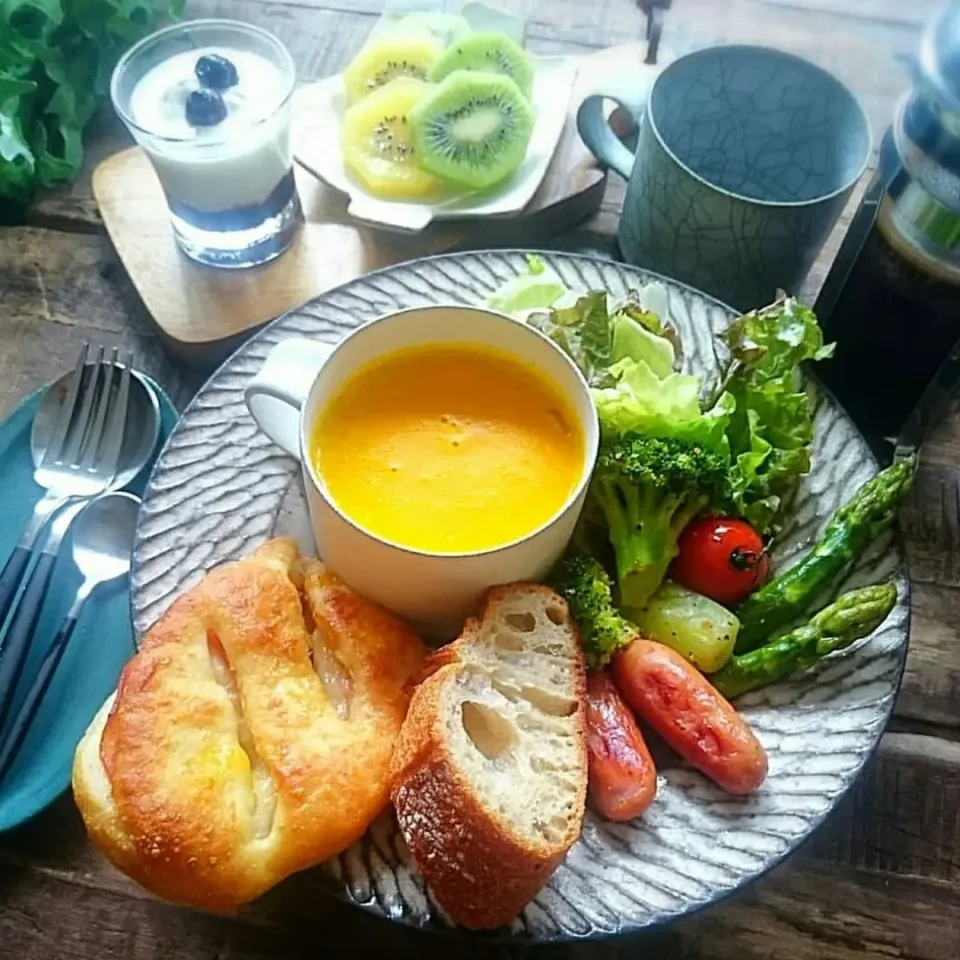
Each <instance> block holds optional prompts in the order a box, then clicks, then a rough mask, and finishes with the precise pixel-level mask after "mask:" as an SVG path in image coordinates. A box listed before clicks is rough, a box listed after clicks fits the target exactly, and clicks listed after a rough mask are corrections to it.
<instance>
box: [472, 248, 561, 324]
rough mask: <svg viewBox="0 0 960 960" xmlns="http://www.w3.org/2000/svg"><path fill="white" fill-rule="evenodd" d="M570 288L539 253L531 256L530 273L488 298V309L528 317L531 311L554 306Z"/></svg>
mask: <svg viewBox="0 0 960 960" xmlns="http://www.w3.org/2000/svg"><path fill="white" fill-rule="evenodd" d="M566 292H567V286H566V284H565V283H564V282H563V280H562V279H561V278H560V274H558V273H557V271H556V270H554V269H553V267H548V266H547V265H546V264H545V263H544V262H543V260H542V259H541V258H540V257H538V256H537V255H536V254H530V255H529V256H528V257H527V272H526V273H519V274H517V276H515V277H513V278H512V279H510V280H508V281H507V282H506V283H505V284H504V285H503V286H502V287H500V288H499V289H498V290H495V291H494V292H493V293H492V294H491V295H490V296H489V297H487V306H488V307H490V309H491V310H497V311H499V312H500V313H507V314H511V315H513V314H524V313H526V311H528V310H545V309H547V308H548V307H552V306H553V305H554V304H555V303H556V302H557V301H558V300H559V299H560V298H561V297H562V296H563V295H564V294H565V293H566Z"/></svg>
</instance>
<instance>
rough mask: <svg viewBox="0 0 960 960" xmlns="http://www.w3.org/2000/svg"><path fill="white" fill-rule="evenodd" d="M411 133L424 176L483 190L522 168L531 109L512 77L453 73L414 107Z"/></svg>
mask: <svg viewBox="0 0 960 960" xmlns="http://www.w3.org/2000/svg"><path fill="white" fill-rule="evenodd" d="M410 130H411V134H412V140H413V145H414V150H415V151H416V156H417V159H418V162H419V164H420V166H421V167H422V168H423V169H424V170H427V171H429V172H430V173H432V174H434V176H437V177H440V178H441V179H442V180H446V181H448V182H450V183H454V184H456V185H457V186H461V187H469V188H471V189H473V190H485V189H486V188H487V187H492V186H493V185H494V184H496V183H499V182H500V181H501V180H503V179H505V178H506V177H508V176H510V174H511V173H513V172H514V170H516V169H517V167H519V166H520V164H521V163H522V162H523V158H524V157H525V156H526V153H527V145H528V144H529V143H530V136H531V134H532V133H533V107H531V106H530V102H529V101H528V100H527V98H526V97H525V96H524V95H523V94H522V93H521V92H520V88H519V87H518V86H517V84H516V83H515V82H514V81H513V79H512V78H510V77H507V76H504V75H503V74H499V73H481V72H474V71H471V70H455V71H454V72H453V73H451V74H450V76H449V77H447V78H446V79H445V80H444V81H443V82H442V83H440V84H438V85H437V86H436V87H435V88H433V89H432V90H431V91H430V92H428V93H426V94H425V95H424V97H423V98H422V99H421V100H419V101H418V102H417V103H416V104H415V105H414V106H413V108H412V110H411V111H410Z"/></svg>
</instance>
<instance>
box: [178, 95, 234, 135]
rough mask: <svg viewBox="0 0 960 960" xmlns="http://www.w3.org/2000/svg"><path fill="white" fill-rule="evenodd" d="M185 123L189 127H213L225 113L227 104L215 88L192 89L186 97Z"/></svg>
mask: <svg viewBox="0 0 960 960" xmlns="http://www.w3.org/2000/svg"><path fill="white" fill-rule="evenodd" d="M186 114H187V123H189V124H190V126H191V127H214V126H216V125H217V124H218V123H220V121H221V120H223V119H224V118H225V117H226V115H227V105H226V104H225V103H224V102H223V97H221V96H220V94H219V93H217V91H216V90H193V91H191V93H190V96H189V97H187V106H186Z"/></svg>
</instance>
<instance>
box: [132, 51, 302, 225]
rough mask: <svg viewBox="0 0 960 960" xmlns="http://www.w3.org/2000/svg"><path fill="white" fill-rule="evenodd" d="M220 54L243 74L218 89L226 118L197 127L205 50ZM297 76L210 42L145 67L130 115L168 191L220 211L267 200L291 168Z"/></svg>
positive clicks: (177, 198)
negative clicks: (194, 96) (194, 109)
mask: <svg viewBox="0 0 960 960" xmlns="http://www.w3.org/2000/svg"><path fill="white" fill-rule="evenodd" d="M211 54H217V55H219V56H222V57H226V58H227V59H228V60H230V61H231V62H232V63H233V65H234V66H235V67H236V68H237V75H238V78H239V82H238V83H237V84H236V85H235V86H233V87H230V88H229V89H227V90H221V91H218V92H219V93H220V95H221V96H222V97H223V102H224V104H225V105H226V108H227V116H226V118H225V119H224V120H222V121H221V122H220V123H218V124H215V125H213V126H208V127H202V126H201V127H194V126H191V124H190V123H189V122H188V121H187V117H186V103H187V97H189V95H190V94H191V92H193V91H194V90H199V89H200V82H199V80H197V75H196V72H195V69H196V64H197V61H198V60H199V59H200V57H203V56H209V55H211ZM289 87H290V80H289V78H288V77H286V76H284V74H283V72H282V71H281V70H280V69H279V68H278V67H277V66H276V65H275V64H273V63H271V62H270V61H269V60H267V59H266V58H265V57H261V56H260V55H259V54H256V53H253V52H251V51H249V50H229V49H226V48H223V47H204V48H200V49H198V50H190V51H185V52H182V53H176V54H174V55H173V56H172V57H169V58H168V59H167V60H164V61H163V62H162V63H159V64H157V65H156V66H155V67H153V68H152V69H151V70H149V71H148V72H147V73H145V74H144V75H143V76H142V77H141V78H140V80H139V81H138V82H137V85H136V86H135V87H134V89H133V94H132V95H131V97H130V107H129V110H130V116H131V118H132V120H133V121H134V123H135V124H136V125H137V126H138V127H140V128H141V130H142V131H144V133H141V134H140V135H139V137H138V139H139V140H140V143H141V145H142V146H143V147H144V149H145V150H146V151H147V152H148V153H149V155H150V158H151V160H152V161H153V165H154V167H155V168H156V171H157V175H158V176H159V177H160V180H161V182H162V184H163V188H164V190H165V191H166V193H167V196H168V197H169V198H170V199H171V200H173V201H176V202H179V203H183V204H187V205H188V206H191V207H193V208H195V209H197V210H203V211H206V212H215V211H218V210H230V209H235V208H237V207H247V206H252V205H253V204H257V203H262V202H263V201H264V200H266V199H267V197H268V196H269V195H270V192H271V191H272V190H273V189H274V187H276V185H277V184H278V183H279V182H280V180H281V179H282V178H283V177H284V176H285V175H286V174H287V173H288V172H289V171H290V167H291V164H292V162H293V159H292V154H291V151H290V104H289V102H287V103H284V97H285V96H286V94H287V93H288V91H289Z"/></svg>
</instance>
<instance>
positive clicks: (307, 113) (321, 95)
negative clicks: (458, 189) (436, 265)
mask: <svg viewBox="0 0 960 960" xmlns="http://www.w3.org/2000/svg"><path fill="white" fill-rule="evenodd" d="M534 63H535V67H536V75H535V78H534V83H533V92H532V95H531V99H532V102H533V110H534V114H535V121H534V128H533V136H532V137H531V139H530V146H529V147H528V149H527V156H526V158H525V159H524V161H523V163H522V164H521V165H520V167H519V169H518V170H517V171H516V173H514V174H513V176H512V177H510V178H509V179H508V180H506V181H505V182H504V183H502V184H501V185H500V186H498V187H494V188H493V189H492V190H488V191H484V192H483V193H460V194H454V195H451V196H449V197H447V198H445V199H443V200H439V201H433V202H430V203H418V202H416V201H402V200H382V199H380V198H379V197H375V196H374V195H373V194H371V193H369V192H367V191H366V190H364V189H363V187H361V186H360V185H359V184H357V183H355V182H354V181H353V180H352V179H351V178H350V176H349V175H348V174H347V171H346V169H345V168H344V165H343V156H342V154H341V152H340V126H341V122H342V120H343V114H344V111H345V109H346V103H345V97H344V90H343V78H342V76H341V75H340V74H337V75H336V76H333V77H328V78H327V79H325V80H319V81H317V82H316V83H311V84H307V85H305V86H303V87H300V88H299V89H298V90H297V92H296V95H295V101H294V120H293V133H292V135H293V153H294V156H295V157H296V159H297V161H298V163H300V165H301V166H303V167H304V168H305V169H306V170H309V171H310V173H312V174H313V175H314V176H316V177H319V178H320V179H321V180H323V181H324V182H325V183H328V184H329V185H330V186H331V187H334V188H335V189H337V190H339V191H341V192H342V193H345V194H347V195H348V196H349V198H350V204H349V206H348V208H347V212H348V213H349V214H350V216H352V217H355V218H356V219H358V220H364V221H366V222H368V223H372V224H375V225H377V226H381V227H386V228H388V229H391V230H411V231H417V230H422V229H423V228H424V227H426V226H427V225H428V224H430V223H432V222H433V221H434V220H463V219H474V218H478V217H505V216H512V215H514V214H517V213H519V212H520V211H521V210H522V209H523V208H524V207H525V206H526V205H527V204H528V203H529V202H530V200H531V199H532V197H533V195H534V194H535V193H536V192H537V188H538V187H539V186H540V183H541V182H542V181H543V178H544V176H545V174H546V172H547V167H548V166H549V165H550V160H551V158H552V157H553V154H554V152H555V151H556V149H557V144H558V142H559V141H560V134H561V133H562V132H563V126H564V123H565V122H566V119H567V112H568V110H569V107H570V95H571V92H572V91H573V84H574V81H575V80H576V76H577V65H576V63H575V61H574V60H572V59H571V58H569V57H535V58H534Z"/></svg>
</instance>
